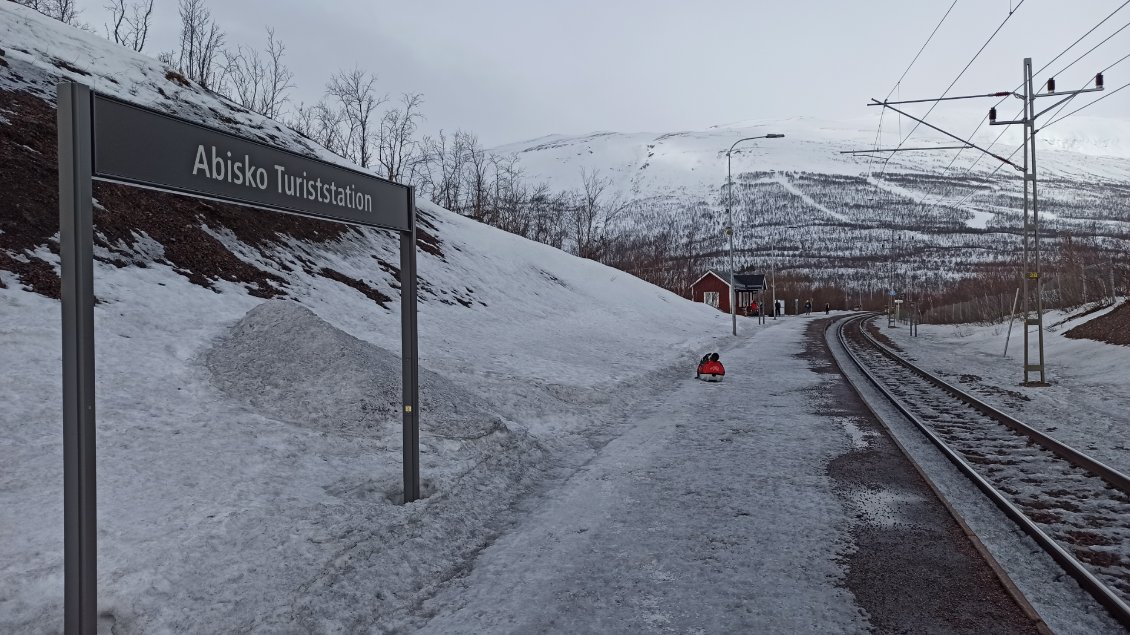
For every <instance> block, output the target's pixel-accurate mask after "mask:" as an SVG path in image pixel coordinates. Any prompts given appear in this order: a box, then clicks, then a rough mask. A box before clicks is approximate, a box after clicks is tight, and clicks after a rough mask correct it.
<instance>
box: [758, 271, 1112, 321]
mask: <svg viewBox="0 0 1130 635" xmlns="http://www.w3.org/2000/svg"><path fill="white" fill-rule="evenodd" d="M1113 262H1114V260H1111V263H1113ZM1111 267H1112V268H1111V274H1110V276H1111V278H1110V279H1111V280H1114V269H1113V267H1114V265H1113V264H1111ZM769 272H770V275H772V277H773V280H772V282H771V283H770V284H772V285H773V286H772V294H773V319H774V320H776V319H777V263H776V262H775V261H774V262H770V263H769ZM1110 288H1112V289H1113V288H1114V285H1113V284H1111V287H1110Z"/></svg>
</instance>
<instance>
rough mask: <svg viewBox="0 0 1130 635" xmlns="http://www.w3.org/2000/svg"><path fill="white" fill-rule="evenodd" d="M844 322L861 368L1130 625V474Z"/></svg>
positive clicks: (858, 324) (859, 324)
mask: <svg viewBox="0 0 1130 635" xmlns="http://www.w3.org/2000/svg"><path fill="white" fill-rule="evenodd" d="M868 317H869V316H861V317H857V318H852V319H849V320H845V321H843V322H840V323H839V331H838V338H839V341H840V343H841V344H842V345H843V347H844V349H845V350H846V351H847V352H848V354H849V356H850V357H851V358H852V360H853V361H854V362H855V363H856V365H857V366H858V367H859V369H860V370H861V371H862V373H863V374H864V375H865V376H866V377H867V378H868V380H869V381H870V382H872V383H873V384H874V385H875V387H876V388H878V390H879V391H880V392H882V393H883V394H884V395H885V396H886V397H887V398H888V399H890V400H891V402H892V403H893V404H894V406H895V407H896V408H897V409H898V410H900V411H901V412H902V413H903V414H904V415H906V416H907V417H908V418H909V419H910V420H911V421H912V422H913V423H914V424H915V425H916V426H918V428H919V429H920V430H921V431H922V432H923V433H924V434H925V435H926V436H927V437H928V438H929V439H930V440H931V442H933V444H934V445H936V446H937V447H938V448H939V449H940V450H941V451H942V452H943V453H944V454H945V455H946V456H947V457H948V458H949V459H950V461H952V462H953V463H954V464H955V465H956V466H957V467H958V468H959V469H960V470H961V471H962V472H963V473H965V475H966V476H967V477H969V478H970V479H971V480H973V482H974V483H975V484H976V485H977V486H978V487H979V488H980V489H981V490H982V491H983V492H984V493H985V494H986V495H987V496H989V497H990V498H991V499H992V500H993V502H994V503H996V505H997V506H998V507H1000V508H1001V509H1002V510H1003V511H1004V512H1005V513H1006V514H1007V515H1008V516H1009V517H1010V518H1011V519H1012V520H1013V521H1015V522H1016V523H1017V524H1019V525H1020V526H1021V528H1022V529H1023V530H1024V531H1025V532H1026V533H1027V534H1028V535H1030V536H1031V537H1032V538H1033V539H1034V540H1036V542H1037V543H1039V544H1040V546H1041V547H1043V548H1044V550H1046V551H1047V552H1048V553H1049V554H1050V555H1051V556H1052V557H1053V558H1054V559H1055V560H1056V562H1058V563H1059V564H1060V566H1062V567H1063V569H1064V570H1065V571H1066V572H1067V573H1068V574H1070V575H1071V576H1073V577H1074V578H1075V579H1076V580H1078V581H1079V584H1080V585H1082V586H1083V587H1084V588H1085V589H1087V591H1089V592H1090V593H1091V594H1092V595H1094V596H1095V598H1096V599H1097V600H1098V601H1099V602H1100V603H1101V604H1102V605H1103V606H1105V607H1106V608H1107V609H1108V610H1109V611H1110V612H1111V613H1112V614H1113V615H1114V617H1115V618H1117V619H1118V620H1119V622H1121V623H1122V625H1123V626H1125V627H1126V628H1127V629H1130V478H1128V477H1127V476H1126V475H1124V474H1121V473H1119V472H1118V471H1116V470H1114V469H1112V468H1110V467H1108V466H1106V465H1104V464H1103V463H1101V462H1099V461H1097V460H1095V459H1093V458H1091V457H1089V456H1087V455H1085V454H1083V453H1081V452H1079V451H1077V450H1075V449H1074V448H1071V447H1069V446H1067V445H1065V444H1063V443H1060V442H1059V441H1057V440H1055V439H1054V438H1052V437H1049V436H1047V435H1046V434H1043V433H1041V432H1039V431H1037V430H1034V429H1033V428H1031V427H1029V426H1027V425H1025V424H1024V423H1023V422H1020V421H1018V420H1016V419H1014V418H1013V417H1011V416H1009V415H1007V414H1005V413H1003V412H1000V411H998V410H996V409H995V408H993V407H992V406H989V405H988V404H985V403H983V402H981V401H980V400H978V399H976V398H975V397H973V396H971V395H969V394H968V393H965V392H964V391H962V390H960V389H958V388H957V387H955V386H952V385H950V384H948V383H946V382H944V381H942V380H941V379H938V378H937V377H934V376H933V375H931V374H930V373H928V372H926V371H924V370H922V369H920V368H918V367H917V366H915V365H913V364H912V363H910V362H909V361H907V360H905V359H903V358H902V357H901V356H900V355H898V354H897V353H896V352H894V351H893V350H891V349H890V348H888V347H887V346H885V345H883V344H882V343H880V342H879V341H878V340H877V338H876V337H875V336H874V335H872V333H870V332H869V329H874V328H875V327H873V326H870V323H869V319H868Z"/></svg>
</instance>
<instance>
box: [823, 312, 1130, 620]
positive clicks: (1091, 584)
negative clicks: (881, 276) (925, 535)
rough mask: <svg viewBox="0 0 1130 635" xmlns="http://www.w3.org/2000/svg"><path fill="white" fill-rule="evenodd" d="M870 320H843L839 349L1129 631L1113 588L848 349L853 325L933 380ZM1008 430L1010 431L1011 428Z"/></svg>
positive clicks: (1125, 610) (1127, 615) (1128, 613)
mask: <svg viewBox="0 0 1130 635" xmlns="http://www.w3.org/2000/svg"><path fill="white" fill-rule="evenodd" d="M870 317H872V315H865V316H860V317H856V318H849V319H847V320H843V321H842V322H840V323H839V328H838V331H837V334H836V335H837V338H838V340H839V342H840V346H841V347H843V349H844V352H845V353H847V355H848V357H849V358H850V359H851V360H852V362H854V363H855V365H856V367H857V368H858V369H859V371H860V372H861V373H862V374H863V376H864V377H866V378H867V380H868V381H870V382H871V384H872V385H873V386H874V387H875V389H877V390H878V391H879V392H880V393H882V394H883V396H884V397H886V398H887V400H888V401H890V403H891V404H892V405H893V406H894V407H895V408H896V409H897V410H898V411H899V412H900V413H902V414H903V416H905V417H906V418H907V420H909V421H910V422H911V423H913V424H914V425H915V426H916V427H917V428H918V429H919V431H921V432H922V433H923V434H924V435H925V436H926V438H927V439H929V440H930V442H931V443H933V444H934V446H935V447H937V448H938V449H939V451H941V452H942V454H943V455H944V456H945V457H946V458H947V459H949V460H950V462H951V463H953V464H954V465H955V466H956V467H957V468H958V470H959V471H961V472H962V473H963V474H964V475H965V476H966V477H967V478H969V479H970V480H971V481H972V482H973V483H974V484H975V485H976V486H977V487H978V489H980V490H981V491H982V492H984V493H985V495H986V496H988V497H989V499H990V500H991V501H993V503H994V504H996V506H997V507H998V508H1000V510H1001V511H1003V512H1004V513H1005V515H1006V516H1008V517H1009V518H1011V519H1012V520H1013V522H1015V523H1016V524H1017V525H1019V526H1020V528H1021V529H1022V530H1023V531H1024V532H1025V533H1026V534H1028V535H1029V536H1030V537H1031V538H1032V539H1033V540H1035V541H1036V543H1037V544H1039V545H1040V547H1042V548H1043V549H1044V550H1045V551H1046V552H1047V553H1048V554H1049V555H1050V556H1051V557H1052V558H1053V559H1054V560H1055V561H1056V562H1057V563H1058V564H1059V565H1060V566H1061V567H1063V569H1064V570H1065V571H1066V572H1067V573H1068V575H1070V576H1071V577H1073V578H1075V580H1076V581H1077V582H1078V583H1079V585H1080V586H1082V587H1083V588H1084V589H1086V590H1087V591H1088V592H1089V593H1090V594H1091V595H1092V596H1094V598H1095V600H1097V601H1098V602H1099V604H1101V605H1103V607H1104V608H1106V609H1107V610H1108V611H1110V613H1111V615H1112V616H1114V618H1115V619H1117V620H1118V621H1119V622H1120V623H1121V624H1122V625H1123V626H1124V627H1126V628H1128V629H1130V605H1128V604H1127V603H1126V602H1125V601H1124V600H1123V599H1122V598H1121V596H1120V595H1119V594H1118V593H1117V592H1115V591H1114V590H1112V589H1111V588H1110V587H1108V586H1107V585H1106V584H1104V583H1103V582H1102V581H1101V580H1099V579H1098V578H1097V577H1096V576H1095V575H1094V574H1093V573H1091V571H1090V570H1089V569H1088V568H1087V567H1086V566H1085V565H1083V563H1081V562H1079V560H1077V559H1076V558H1075V557H1074V556H1073V555H1071V554H1070V553H1068V552H1067V550H1065V549H1064V548H1063V547H1062V546H1061V545H1060V544H1059V543H1058V542H1057V541H1056V540H1055V539H1053V538H1052V537H1050V536H1048V535H1047V534H1046V533H1045V532H1044V531H1043V530H1042V529H1040V527H1039V526H1038V525H1036V523H1035V522H1034V521H1033V520H1032V519H1030V518H1028V516H1026V515H1025V514H1024V512H1022V511H1021V510H1020V509H1019V508H1018V507H1016V506H1015V505H1014V504H1012V502H1011V501H1010V500H1009V499H1008V498H1007V497H1006V496H1005V495H1004V494H1002V493H1001V492H1000V491H999V490H997V488H996V487H994V486H993V485H992V484H991V483H989V482H988V481H987V480H986V479H985V478H984V477H982V476H981V475H980V474H978V473H977V471H976V470H975V469H974V468H973V466H971V465H970V464H969V463H968V462H967V461H966V460H965V459H963V458H962V457H961V456H959V455H958V454H957V453H956V452H955V451H954V450H953V449H951V448H950V447H949V446H948V445H947V444H946V442H945V441H944V440H943V439H941V438H940V437H939V436H938V435H937V434H935V433H934V431H933V430H931V429H930V426H929V424H927V423H926V422H924V421H922V420H921V419H919V418H918V417H917V416H915V415H914V414H913V413H912V412H911V411H910V409H909V408H908V407H907V406H906V404H904V403H903V401H902V400H901V399H899V398H898V397H896V396H895V395H894V394H892V393H891V392H890V391H889V390H888V389H887V387H886V386H884V385H883V383H882V382H881V381H879V379H878V378H877V377H875V375H873V374H872V373H871V371H870V370H869V369H868V368H867V366H866V365H865V364H864V363H863V361H862V360H861V359H859V356H858V355H856V354H855V352H854V351H853V350H852V349H851V347H850V346H849V345H848V343H847V337H846V335H845V332H846V330H847V328H848V327H849V326H850V325H853V324H855V325H859V326H860V332H861V333H862V334H863V336H864V337H865V338H866V339H867V341H868V342H870V343H871V344H873V345H874V346H876V347H877V348H878V350H880V351H881V352H883V354H884V355H885V356H888V357H890V358H892V359H894V360H896V361H898V362H900V363H903V364H904V365H905V366H907V367H908V368H910V369H912V370H913V371H915V372H916V373H918V374H921V375H923V376H926V377H929V378H933V376H932V375H930V373H927V372H926V371H923V370H922V369H920V368H918V367H917V366H915V365H913V364H911V363H909V362H907V361H906V360H903V359H902V358H900V357H898V356H897V355H894V354H893V353H892V352H890V351H889V350H888V349H887V348H886V347H885V346H883V345H881V344H879V343H878V342H876V341H875V340H874V338H872V337H871V336H870V335H868V334H867V333H866V331H864V330H863V328H862V324H863V323H864V322H865V320H867V319H869V318H870ZM849 383H851V382H849ZM941 383H942V384H945V382H941ZM947 385H948V384H947ZM857 392H858V389H857ZM958 392H961V391H958ZM962 394H963V395H965V393H964V392H962ZM954 396H955V398H958V397H957V395H954ZM860 398H861V399H862V398H863V395H862V394H861V395H860ZM965 398H967V399H970V400H972V401H974V402H978V403H980V402H979V400H977V399H975V398H973V397H971V396H969V395H965ZM965 398H959V399H961V401H965ZM865 401H866V400H865ZM967 403H968V402H967ZM971 405H972V404H971ZM982 405H984V406H985V407H986V408H988V410H987V411H981V412H982V413H983V414H986V415H987V416H990V417H992V416H994V415H992V414H989V413H990V412H997V413H999V411H997V410H996V409H994V408H992V407H991V406H988V405H987V404H982ZM1002 414H1003V413H1002ZM1006 416H1007V415H1006ZM1007 418H1008V419H1009V420H1011V421H1014V422H1016V423H1020V422H1018V421H1016V420H1015V419H1012V418H1011V417H1007ZM1020 425H1021V426H1023V427H1024V428H1028V429H1031V428H1029V427H1028V426H1026V425H1024V424H1020ZM1009 427H1010V428H1011V427H1012V426H1009ZM1041 436H1044V437H1046V435H1041ZM1055 443H1057V444H1058V443H1059V442H1058V441H1056V442H1055ZM1059 445H1061V446H1062V447H1063V448H1067V449H1068V450H1070V451H1071V452H1075V453H1076V454H1080V453H1078V452H1077V451H1076V450H1074V449H1072V448H1070V447H1069V446H1066V445H1064V444H1059ZM1049 449H1050V448H1049ZM1056 455H1057V456H1061V455H1060V454H1059V453H1058V452H1057V453H1056ZM1061 458H1064V459H1065V460H1068V461H1069V462H1070V459H1067V458H1066V457H1062V456H1061ZM1095 463H1096V464H1098V465H1102V464H1101V463H1098V462H1097V461H1095ZM1107 469H1108V470H1110V471H1111V472H1114V473H1115V474H1118V472H1116V471H1115V470H1113V469H1111V468H1107ZM1123 478H1125V476H1123ZM1104 480H1105V479H1104Z"/></svg>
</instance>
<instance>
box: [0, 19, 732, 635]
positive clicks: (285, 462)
mask: <svg viewBox="0 0 1130 635" xmlns="http://www.w3.org/2000/svg"><path fill="white" fill-rule="evenodd" d="M0 49H2V53H0V161H2V162H3V165H4V166H5V167H4V173H3V174H0V179H3V187H0V360H3V363H2V364H0V509H2V510H3V512H2V513H0V631H2V632H6V633H8V632H55V631H59V630H61V628H62V591H63V589H62V558H63V544H62V529H61V527H62V438H61V427H60V421H61V403H60V402H61V397H60V394H61V388H60V366H59V363H60V319H59V303H58V301H57V300H55V299H53V298H51V297H50V296H51V295H53V294H54V293H57V279H56V278H55V272H56V271H57V267H58V257H57V255H56V253H55V241H56V240H57V238H55V237H54V233H55V231H56V230H57V227H58V220H57V219H58V210H57V206H56V201H55V198H54V193H53V189H54V187H55V184H56V180H55V166H54V156H53V152H54V149H53V144H54V134H53V109H54V104H53V101H54V84H55V82H56V81H57V80H59V79H60V78H69V79H75V80H79V81H84V82H87V83H89V84H91V85H93V86H94V87H95V88H96V89H98V90H101V91H104V92H107V93H110V94H113V95H116V96H119V97H122V98H125V99H128V100H131V101H134V102H137V103H141V104H144V105H147V106H151V107H154V108H158V109H161V110H165V111H168V112H173V113H176V114H179V115H181V116H185V117H188V118H191V119H194V120H197V121H200V122H203V123H205V124H207V125H212V126H217V127H222V128H227V129H230V130H235V131H237V132H239V133H241V134H247V135H251V136H256V137H259V138H261V139H264V140H267V141H270V142H272V143H275V144H278V145H282V146H284V147H287V148H290V149H293V150H296V151H300V152H306V153H310V154H314V155H316V156H319V157H321V158H326V159H329V160H336V161H340V159H336V158H335V157H332V156H329V155H328V154H327V153H325V152H324V151H322V150H320V149H318V148H316V147H314V146H312V144H310V143H309V142H308V141H307V140H305V139H303V138H301V137H299V136H298V135H296V134H294V133H293V132H291V131H289V130H287V129H286V128H285V127H282V126H279V125H277V124H275V123H273V122H270V121H267V120H264V119H262V118H261V117H258V116H256V115H254V114H251V113H247V112H244V111H242V110H241V109H239V108H238V107H235V106H233V105H232V104H230V103H228V102H226V101H224V100H223V99H221V98H218V97H217V96H216V95H213V94H211V93H208V92H206V91H202V90H200V89H198V88H196V87H194V86H192V85H188V86H185V85H182V84H181V83H179V82H178V81H176V79H175V78H170V77H167V72H166V70H165V69H163V68H162V67H161V66H160V65H159V64H158V63H157V62H155V61H154V60H151V59H148V58H146V57H143V56H139V55H136V54H134V53H132V52H130V51H128V50H127V49H125V48H122V47H119V46H116V45H114V44H112V43H109V42H107V41H105V40H103V39H101V38H98V37H96V36H94V35H91V34H89V33H85V32H82V31H79V30H75V29H71V28H68V27H65V26H63V25H61V24H59V23H56V22H53V21H51V20H48V19H46V18H44V17H42V16H40V15H38V14H36V13H35V12H33V11H30V10H27V9H25V8H23V7H20V6H18V5H15V4H13V3H9V2H2V3H0ZM96 197H97V198H98V203H99V206H98V208H97V210H96V225H97V228H96V231H97V233H98V236H97V242H98V246H97V254H96V255H97V258H98V262H97V264H96V271H95V275H94V278H95V293H96V295H97V297H98V300H99V303H98V305H97V307H96V309H95V319H96V346H97V368H98V370H97V373H98V384H97V385H98V394H97V412H98V431H97V437H98V461H99V472H98V474H99V491H98V500H99V503H98V504H99V523H100V526H99V584H100V590H99V611H100V614H101V615H103V620H104V622H105V623H106V627H107V628H110V626H111V625H114V626H115V627H116V628H115V630H116V631H118V630H120V631H122V632H166V631H167V632H186V631H200V630H206V631H211V632H236V631H248V630H269V631H302V632H311V631H334V630H341V631H353V630H357V629H360V628H369V627H372V625H373V624H376V623H378V620H387V621H385V622H383V623H396V620H397V619H398V617H397V616H400V618H403V617H404V615H405V613H406V612H407V611H410V610H412V609H413V607H414V606H415V604H416V603H417V602H419V599H420V598H421V597H424V596H425V595H426V594H427V592H428V589H429V586H430V585H434V584H435V583H436V581H437V580H443V579H446V578H447V577H450V576H453V575H456V574H457V572H458V571H459V570H460V568H461V567H464V566H465V565H466V562H467V558H469V557H470V556H471V555H473V554H474V553H475V552H476V551H477V550H478V549H481V548H482V547H483V545H485V544H486V543H487V542H489V540H490V539H491V537H492V536H493V532H495V531H497V528H496V527H495V525H494V523H496V522H497V518H498V514H499V513H500V512H502V511H503V510H506V509H507V508H508V506H509V505H510V504H511V503H512V502H513V501H514V499H515V497H516V496H518V495H519V494H520V493H521V492H522V491H524V490H525V489H526V488H528V487H530V486H531V484H532V483H534V482H536V481H537V479H538V478H540V477H541V476H542V475H543V474H544V473H545V472H546V471H547V470H551V469H557V468H560V467H561V466H562V463H561V462H560V461H558V459H557V458H556V457H558V456H559V451H560V449H561V448H562V447H564V446H570V447H571V446H573V445H579V447H580V448H582V449H583V450H584V451H588V452H591V449H590V446H589V444H588V442H583V441H577V440H576V439H577V438H579V435H580V433H581V432H585V433H591V432H592V430H591V426H592V425H593V421H592V420H591V419H590V417H589V413H591V412H594V411H597V410H600V411H606V410H608V409H626V408H630V407H631V406H632V404H633V399H635V398H637V397H635V396H634V395H636V393H635V392H633V390H634V389H633V387H634V386H637V385H642V384H646V383H647V375H648V374H649V373H651V372H653V371H654V370H655V369H657V368H662V367H665V366H668V365H671V364H675V363H680V362H681V360H684V358H685V359H686V360H691V359H697V357H698V356H699V355H701V353H702V352H703V350H705V347H706V346H708V345H709V343H710V342H711V340H712V339H713V335H712V334H714V333H717V334H719V335H721V334H722V333H726V332H728V327H729V323H728V319H727V318H728V316H723V315H722V314H720V313H718V312H717V311H715V310H713V309H710V308H708V307H705V306H703V305H701V304H699V305H696V304H693V303H691V302H689V301H686V300H684V299H682V298H680V297H678V296H676V295H674V294H671V293H669V292H667V291H664V290H662V289H659V288H657V287H654V286H652V285H649V284H646V283H644V282H642V281H640V280H638V279H636V278H633V277H631V276H628V275H626V274H624V273H621V272H619V271H616V270H613V269H610V268H608V267H605V266H602V265H600V264H597V263H595V262H592V261H585V260H580V259H578V258H575V257H573V256H570V255H568V254H565V253H563V252H561V251H558V250H556V249H552V248H550V247H547V246H544V245H541V244H538V243H534V242H531V241H528V240H524V239H521V238H517V237H515V236H512V235H509V234H506V233H503V232H501V231H498V230H495V229H493V228H490V227H487V226H485V225H482V224H479V223H476V222H473V221H471V220H468V219H465V218H462V217H459V216H457V215H455V214H452V213H449V212H447V211H446V210H443V209H441V208H439V207H437V206H435V205H433V204H431V203H429V202H427V201H420V202H419V208H420V213H421V218H420V222H421V226H420V227H421V230H422V233H421V238H420V242H419V269H420V282H421V294H420V296H421V297H420V300H421V304H420V314H419V329H420V356H421V364H422V366H423V369H422V370H423V372H422V380H423V395H422V400H423V402H422V403H421V404H420V412H421V420H422V427H423V434H422V435H421V440H422V444H423V447H422V457H421V462H422V473H423V478H424V492H425V494H426V495H427V498H426V500H424V501H422V502H420V503H418V504H414V505H409V506H402V505H398V504H396V498H397V496H398V492H399V491H400V474H401V472H400V470H401V464H400V435H399V426H400V421H399V415H398V413H399V408H400V406H399V399H400V388H399V365H398V363H396V358H397V356H398V355H399V350H400V315H399V305H398V300H397V298H398V296H399V290H398V289H399V285H398V281H397V277H396V275H397V268H396V265H395V263H397V262H398V261H397V249H398V240H397V239H396V237H395V236H393V235H391V234H390V233H386V232H379V231H370V230H352V229H349V230H343V229H342V228H341V227H340V226H331V225H328V224H325V223H317V222H313V221H305V220H302V219H299V220H295V219H291V218H289V217H267V216H264V215H263V214H262V213H261V212H255V211H248V210H239V209H236V208H230V207H229V206H221V205H214V204H211V203H199V204H198V203H195V202H192V201H187V202H186V200H185V199H179V198H176V197H172V196H166V195H155V194H152V193H143V192H139V191H135V190H128V189H126V188H121V187H118V186H98V187H97V188H96ZM33 290H34V291H33ZM264 297H273V298H276V299H273V300H270V301H266V302H265V301H264ZM295 303H298V304H295ZM743 326H744V325H743ZM581 456H583V452H582V453H581ZM581 460H583V459H581Z"/></svg>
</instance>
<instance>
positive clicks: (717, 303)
mask: <svg viewBox="0 0 1130 635" xmlns="http://www.w3.org/2000/svg"><path fill="white" fill-rule="evenodd" d="M734 291H735V292H736V293H737V300H738V310H739V312H740V311H741V309H742V307H747V306H749V303H750V302H753V301H754V300H757V301H758V302H759V303H760V301H761V300H760V299H759V294H761V292H763V291H765V274H761V273H735V274H734ZM691 299H692V300H694V301H695V302H703V303H706V304H709V305H710V306H712V307H715V308H716V309H718V310H719V311H722V312H724V313H729V312H730V272H729V271H719V270H717V269H708V270H707V271H706V273H704V274H702V277H700V278H699V279H698V280H695V281H694V283H692V284H691Z"/></svg>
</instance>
